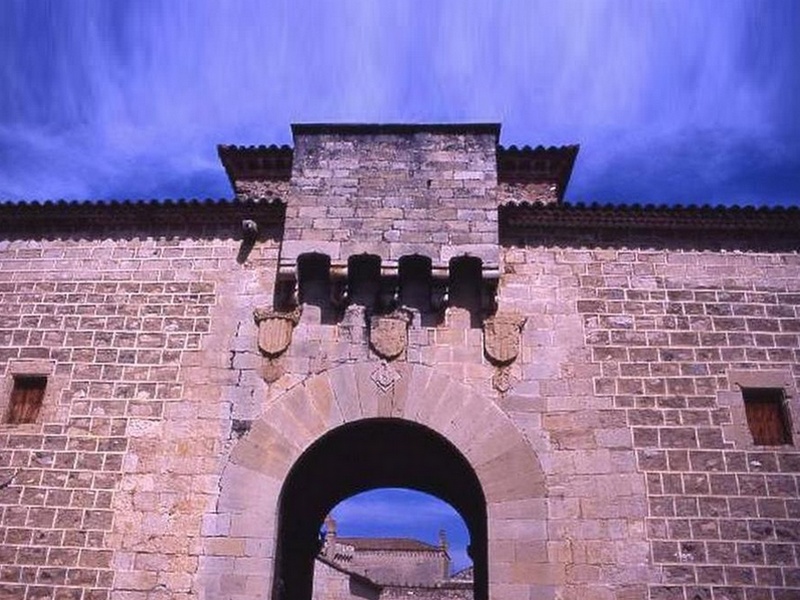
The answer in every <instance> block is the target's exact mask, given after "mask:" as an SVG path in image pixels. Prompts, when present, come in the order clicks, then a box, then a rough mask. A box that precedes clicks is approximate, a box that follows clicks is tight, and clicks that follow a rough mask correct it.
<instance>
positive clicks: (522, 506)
mask: <svg viewBox="0 0 800 600" xmlns="http://www.w3.org/2000/svg"><path fill="white" fill-rule="evenodd" d="M373 419H377V420H380V421H382V422H389V423H391V422H395V423H396V424H400V423H402V422H407V423H408V424H416V425H419V426H421V427H422V428H423V430H424V431H429V432H430V436H428V437H430V438H431V439H435V440H438V442H437V443H438V444H439V445H438V446H437V445H436V443H433V445H431V447H430V450H429V452H438V451H440V450H442V449H443V448H445V447H450V448H452V449H453V450H454V454H455V455H457V456H459V457H461V458H460V460H462V461H463V463H464V465H465V466H466V468H465V470H464V473H468V472H471V473H473V474H474V478H475V480H476V481H477V484H476V486H477V488H472V489H473V490H475V489H479V491H482V493H483V497H484V500H485V511H486V513H485V514H486V540H487V544H486V549H487V556H488V560H487V561H486V581H487V583H488V585H487V587H488V594H489V596H490V597H491V598H492V599H493V600H499V599H502V598H511V597H515V598H518V597H521V595H524V597H527V596H528V594H529V593H530V590H531V589H533V588H537V587H539V585H538V584H540V583H541V582H540V581H539V580H540V575H541V573H543V572H545V571H546V563H547V556H546V550H545V549H544V548H545V545H546V544H545V542H546V537H547V535H546V532H547V525H546V506H545V498H544V489H545V487H544V475H543V472H542V469H541V466H540V464H539V461H538V459H537V457H536V455H535V453H534V452H533V450H532V448H531V446H530V444H529V442H528V440H527V439H526V438H525V437H524V436H523V435H522V433H521V432H520V431H519V430H518V429H517V428H516V426H515V425H514V424H513V423H512V422H511V420H510V419H509V418H508V417H507V415H506V414H505V413H503V411H502V410H500V409H499V408H498V407H497V405H496V404H495V403H494V402H493V401H492V400H491V399H487V398H484V397H482V396H480V395H478V394H477V393H475V392H474V391H473V390H472V389H471V388H469V387H468V386H466V385H464V384H463V383H460V382H457V381H455V380H453V379H451V378H450V377H448V376H446V375H443V374H441V373H438V372H437V371H436V370H435V369H432V368H430V367H424V366H420V365H409V364H397V365H391V366H387V367H381V365H379V364H378V363H355V364H352V363H349V364H345V365H340V366H337V367H335V368H333V369H330V370H329V371H326V372H323V373H320V374H318V375H315V376H313V377H310V378H309V379H307V380H306V381H305V382H303V383H302V384H299V385H297V386H295V387H294V388H292V389H291V390H289V391H287V392H286V393H285V394H283V395H282V396H281V397H279V398H277V399H276V400H275V401H273V402H272V403H271V404H270V405H269V406H268V407H267V408H266V410H265V411H264V413H263V415H262V416H261V417H260V418H259V419H258V420H257V421H255V422H254V423H253V425H252V427H251V429H250V431H249V432H248V433H247V434H246V435H245V436H243V437H242V439H241V440H239V442H238V443H237V444H236V446H235V447H234V448H233V450H232V452H231V455H230V459H229V461H228V464H227V465H226V466H225V470H224V472H223V477H222V481H221V491H220V500H219V505H218V513H219V517H220V518H224V519H225V522H226V523H228V524H229V525H228V531H229V538H231V539H242V540H243V542H242V544H239V545H236V546H235V547H236V548H239V549H240V548H243V547H244V548H251V549H252V551H250V552H248V553H247V554H246V555H245V556H244V557H242V560H240V561H238V562H237V561H233V562H232V563H231V564H232V567H233V571H234V572H233V573H227V574H224V573H221V572H214V571H215V570H219V571H222V570H223V569H222V567H221V566H217V565H222V564H224V563H223V562H221V561H215V562H214V563H213V564H214V565H215V566H214V567H213V568H211V569H209V568H204V567H203V565H202V564H201V570H202V571H203V579H204V587H205V588H206V590H207V597H209V598H214V597H215V590H221V589H222V588H223V587H224V586H223V585H222V584H221V581H222V580H223V578H224V577H225V576H227V579H228V580H229V581H231V580H236V581H237V582H238V583H237V585H238V586H239V587H240V588H242V589H247V590H251V592H250V594H251V596H250V597H253V598H265V597H268V595H269V593H270V591H271V590H272V589H273V574H274V573H275V572H276V562H277V558H278V550H279V549H278V540H279V532H280V518H281V514H280V509H279V507H280V504H281V502H280V501H281V494H282V492H283V490H284V488H285V486H286V485H287V482H288V481H289V478H290V474H291V473H292V472H293V468H294V467H295V465H297V464H302V462H300V463H299V462H298V461H301V457H302V456H303V455H304V453H306V451H308V450H309V449H310V448H311V447H312V445H314V444H315V443H316V442H317V441H318V440H321V439H323V438H324V436H326V434H329V433H331V432H333V431H334V430H337V429H339V428H342V427H343V426H352V425H353V424H357V423H359V422H361V421H365V420H373ZM412 429H413V428H412ZM344 431H347V429H344ZM423 437H425V436H423ZM408 439H410V438H406V440H408ZM420 439H421V438H420ZM436 448H438V449H439V450H436ZM450 464H453V465H454V464H456V462H455V458H454V459H453V462H451V463H450ZM463 477H464V478H465V479H464V480H465V481H466V478H467V475H463ZM289 485H290V486H291V483H289ZM418 485H425V484H424V482H423V483H422V484H419V483H418ZM412 487H413V486H412ZM286 489H288V488H286ZM351 491H352V493H355V492H357V491H358V490H355V489H354V490H351ZM434 493H435V494H436V495H439V496H440V497H441V496H442V495H443V494H447V493H448V492H447V491H446V490H442V489H439V490H438V491H435V492H434ZM470 493H474V491H473V492H470ZM333 495H335V494H331V497H332V496H333ZM445 499H447V498H445ZM448 501H449V500H448ZM465 502H466V500H462V501H461V503H462V507H463V505H464V503H465ZM454 505H455V504H454ZM455 506H456V507H457V509H458V510H459V511H461V510H462V509H461V508H458V506H457V505H455ZM462 516H465V517H466V516H467V515H465V514H464V513H462ZM316 525H317V524H314V527H316ZM240 563H241V565H242V568H241V569H239V568H237V565H238V564H240ZM210 564H211V563H210ZM229 566H230V565H229ZM278 568H279V565H278ZM543 587H546V586H543Z"/></svg>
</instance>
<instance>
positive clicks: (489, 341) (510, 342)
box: [483, 313, 527, 364]
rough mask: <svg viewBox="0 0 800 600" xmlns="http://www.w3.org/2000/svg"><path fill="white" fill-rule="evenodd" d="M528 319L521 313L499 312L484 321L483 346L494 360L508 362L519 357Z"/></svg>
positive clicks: (498, 362)
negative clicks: (520, 342)
mask: <svg viewBox="0 0 800 600" xmlns="http://www.w3.org/2000/svg"><path fill="white" fill-rule="evenodd" d="M526 320H527V319H526V318H525V317H523V316H522V315H520V314H519V313H497V314H496V315H494V316H492V317H489V318H488V319H486V320H485V321H484V322H483V346H484V350H485V351H486V355H487V356H488V357H489V358H490V359H491V360H492V361H493V362H495V363H497V364H507V363H510V362H512V361H513V360H514V359H515V358H517V355H518V354H519V340H520V334H521V333H522V327H523V326H524V325H525V321H526Z"/></svg>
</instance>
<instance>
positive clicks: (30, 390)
mask: <svg viewBox="0 0 800 600" xmlns="http://www.w3.org/2000/svg"><path fill="white" fill-rule="evenodd" d="M46 385H47V378H46V377H15V378H14V388H13V389H12V391H11V401H10V402H9V405H8V413H7V415H6V423H9V424H11V425H21V424H23V423H35V422H36V418H37V417H38V416H39V410H40V409H41V408H42V401H43V400H44V388H45V386H46Z"/></svg>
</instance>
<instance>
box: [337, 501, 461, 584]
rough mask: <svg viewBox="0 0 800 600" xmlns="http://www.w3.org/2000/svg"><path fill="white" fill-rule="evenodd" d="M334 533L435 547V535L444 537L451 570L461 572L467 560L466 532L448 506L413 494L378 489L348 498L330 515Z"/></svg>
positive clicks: (437, 542) (437, 539)
mask: <svg viewBox="0 0 800 600" xmlns="http://www.w3.org/2000/svg"><path fill="white" fill-rule="evenodd" d="M331 512H332V514H333V517H334V519H336V525H337V533H338V535H341V536H346V537H414V538H416V539H418V540H422V541H423V542H428V543H429V544H432V545H434V546H438V545H439V531H440V530H441V529H444V530H445V532H446V534H447V541H448V545H449V552H450V559H451V567H452V569H453V570H455V571H458V570H461V569H463V568H465V567H467V566H469V565H470V564H472V561H471V560H470V558H469V557H468V556H467V550H466V548H467V544H469V532H468V531H467V527H466V525H465V524H464V521H463V519H462V518H461V517H460V516H459V514H458V513H457V512H456V511H455V509H454V508H453V507H452V506H450V505H449V504H447V503H445V502H443V501H442V500H439V499H438V498H435V497H434V496H429V495H428V494H423V493H422V492H417V491H414V490H406V489H398V488H381V489H378V490H373V491H370V492H364V493H362V494H358V495H357V496H352V497H351V498H348V499H347V500H345V501H344V502H341V503H339V504H338V505H337V506H336V508H334V509H333V511H331Z"/></svg>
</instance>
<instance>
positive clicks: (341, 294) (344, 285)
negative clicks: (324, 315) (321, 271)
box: [330, 263, 350, 309]
mask: <svg viewBox="0 0 800 600" xmlns="http://www.w3.org/2000/svg"><path fill="white" fill-rule="evenodd" d="M347 277H348V273H347V263H331V270H330V281H331V304H332V305H333V306H334V307H335V308H337V309H342V308H344V307H346V306H347V305H348V303H349V302H350V289H349V283H348V279H347Z"/></svg>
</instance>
